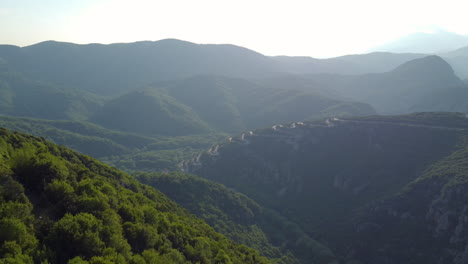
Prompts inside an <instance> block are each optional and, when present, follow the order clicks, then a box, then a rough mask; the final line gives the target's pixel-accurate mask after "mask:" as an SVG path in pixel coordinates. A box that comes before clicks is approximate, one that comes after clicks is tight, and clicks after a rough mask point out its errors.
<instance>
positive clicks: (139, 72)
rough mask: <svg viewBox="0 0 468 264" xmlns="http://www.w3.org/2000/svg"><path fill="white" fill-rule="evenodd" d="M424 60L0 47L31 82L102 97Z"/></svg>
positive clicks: (222, 48) (119, 46) (170, 48)
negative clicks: (195, 81)
mask: <svg viewBox="0 0 468 264" xmlns="http://www.w3.org/2000/svg"><path fill="white" fill-rule="evenodd" d="M421 56H422V55H421V54H390V53H373V54H363V55H350V56H342V57H337V58H331V59H314V58H308V57H268V56H264V55H262V54H259V53H257V52H255V51H252V50H248V49H246V48H243V47H239V46H234V45H201V44H195V43H190V42H186V41H181V40H175V39H165V40H160V41H154V42H151V41H143V42H135V43H116V44H109V45H101V44H88V45H78V44H73V43H63V42H55V41H47V42H42V43H38V44H35V45H32V46H28V47H23V48H20V47H15V46H10V45H0V58H3V59H4V60H5V61H7V62H8V63H9V64H10V65H11V67H12V69H13V70H14V71H17V72H21V73H23V74H25V75H26V76H28V78H31V79H34V80H41V81H45V82H48V83H53V84H56V85H59V86H67V87H72V88H78V89H84V90H87V91H90V92H93V93H97V94H104V95H115V94H121V93H124V92H128V91H129V90H130V89H133V88H135V87H141V86H143V85H146V84H148V83H152V82H157V81H166V80H174V79H181V78H188V77H191V76H194V75H221V76H228V77H235V78H244V79H258V78H267V77H272V76H275V75H277V74H284V73H289V74H310V73H334V74H364V73H371V72H385V71H389V70H392V69H393V68H395V67H397V66H398V65H400V64H402V63H404V62H406V61H409V60H411V59H415V58H419V57H421Z"/></svg>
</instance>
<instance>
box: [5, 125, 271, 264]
mask: <svg viewBox="0 0 468 264" xmlns="http://www.w3.org/2000/svg"><path fill="white" fill-rule="evenodd" d="M0 146H1V148H0V153H1V155H0V252H1V254H0V256H1V257H0V258H2V259H1V261H2V262H6V263H40V262H44V261H45V262H48V263H67V262H68V263H159V262H161V263H195V262H203V263H212V262H216V263H269V262H268V260H267V259H265V258H263V257H261V256H259V255H258V254H257V253H256V251H254V250H251V249H249V248H247V247H245V246H243V245H238V244H235V243H233V242H231V241H230V240H228V239H226V238H225V237H223V236H222V235H220V234H218V233H216V232H215V231H214V230H213V229H212V228H210V227H209V226H208V225H206V224H205V223H204V222H203V221H200V220H199V219H197V218H195V217H193V216H192V215H190V214H189V213H187V212H186V211H185V210H184V209H182V208H181V207H179V206H177V205H176V204H175V203H173V202H172V201H170V200H169V199H168V198H167V197H166V196H164V195H163V194H161V193H160V192H158V191H156V190H155V189H153V188H150V187H148V186H145V185H142V184H139V183H138V182H136V181H135V180H134V179H132V178H131V177H130V176H128V175H126V174H124V173H122V172H120V171H118V170H116V169H113V168H110V167H108V166H106V165H103V164H101V163H99V162H98V161H96V160H93V159H92V158H90V157H87V156H83V155H79V154H77V153H75V152H73V151H70V150H68V149H66V148H64V147H60V146H57V145H54V144H51V143H49V142H47V141H45V140H43V139H39V138H34V137H31V136H27V135H23V134H19V133H11V132H8V131H6V130H4V129H0ZM88 261H89V262H88Z"/></svg>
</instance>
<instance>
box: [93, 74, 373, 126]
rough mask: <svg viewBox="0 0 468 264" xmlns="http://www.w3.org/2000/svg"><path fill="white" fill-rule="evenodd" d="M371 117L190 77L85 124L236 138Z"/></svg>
mask: <svg viewBox="0 0 468 264" xmlns="http://www.w3.org/2000/svg"><path fill="white" fill-rule="evenodd" d="M373 113H374V110H373V109H372V108H371V107H370V106H368V105H366V104H362V103H356V102H349V101H340V100H335V99H329V98H327V97H324V96H321V95H318V94H314V93H311V92H305V91H300V90H294V89H288V88H279V89H278V88H269V87H264V86H261V85H258V84H255V83H253V82H250V81H246V80H243V79H236V78H227V77H219V76H195V77H191V78H187V79H182V80H176V81H168V82H160V83H155V84H152V85H150V86H149V87H147V88H145V90H138V91H135V92H131V93H128V94H125V95H122V96H121V97H119V98H117V99H115V100H112V101H110V102H109V103H107V104H106V105H104V107H103V108H102V109H101V110H100V111H99V112H97V113H96V115H95V116H94V117H93V118H92V119H91V120H92V121H93V122H96V123H98V124H101V125H103V126H105V127H108V128H114V129H119V130H124V131H132V132H138V133H146V134H163V135H190V134H196V133H206V132H207V131H209V130H208V129H210V128H211V129H213V130H216V131H222V132H228V133H238V132H239V131H242V130H244V129H253V128H255V127H262V126H270V125H273V124H275V123H277V122H286V121H289V120H305V119H313V118H317V117H322V116H330V115H343V114H344V115H369V114H373Z"/></svg>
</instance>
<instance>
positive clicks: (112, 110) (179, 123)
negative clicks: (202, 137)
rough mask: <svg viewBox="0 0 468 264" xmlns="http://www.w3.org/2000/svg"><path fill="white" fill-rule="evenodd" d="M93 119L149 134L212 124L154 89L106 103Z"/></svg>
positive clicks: (177, 132) (178, 132)
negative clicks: (206, 122)
mask: <svg viewBox="0 0 468 264" xmlns="http://www.w3.org/2000/svg"><path fill="white" fill-rule="evenodd" d="M91 121H93V122H95V123H98V124H101V125H103V126H105V127H109V128H112V129H119V130H122V131H131V132H138V133H142V134H147V135H156V134H161V135H171V136H178V135H187V134H200V133H206V132H209V127H208V125H207V124H205V123H204V122H203V121H202V120H200V118H199V117H198V116H197V115H196V113H194V112H193V111H191V109H190V108H188V107H187V106H185V105H183V104H180V103H179V102H177V101H176V100H174V99H173V98H172V97H169V96H166V95H165V94H163V93H158V92H157V91H155V90H142V91H135V92H131V93H128V94H125V95H122V96H120V97H118V98H116V99H114V100H112V101H110V102H108V103H107V104H105V105H104V106H103V108H102V109H101V110H100V111H98V112H97V113H96V114H95V115H94V116H93V117H92V118H91Z"/></svg>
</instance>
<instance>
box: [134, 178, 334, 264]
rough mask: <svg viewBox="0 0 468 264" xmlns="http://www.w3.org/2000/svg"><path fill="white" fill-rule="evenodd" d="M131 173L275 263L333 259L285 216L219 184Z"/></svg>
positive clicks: (292, 263)
mask: <svg viewBox="0 0 468 264" xmlns="http://www.w3.org/2000/svg"><path fill="white" fill-rule="evenodd" d="M135 176H136V177H137V179H138V180H139V181H141V182H143V183H145V184H149V185H151V186H153V187H155V188H157V189H158V190H160V191H161V192H163V193H165V194H166V195H167V196H168V197H169V198H171V199H172V200H174V201H175V202H177V203H178V204H180V205H182V206H183V207H185V208H187V209H188V210H189V211H190V212H191V213H193V214H195V215H196V216H198V217H200V218H202V219H204V220H205V221H206V222H207V223H208V224H209V225H210V226H212V227H213V228H214V229H215V230H216V231H217V232H220V233H221V234H224V235H226V236H227V237H229V238H231V239H233V240H234V241H236V242H239V243H242V244H246V245H248V246H250V247H252V248H254V249H257V250H259V251H260V252H261V253H262V254H263V255H265V256H267V257H269V258H271V259H274V261H275V263H284V264H294V263H304V264H305V263H330V262H332V261H333V260H335V259H336V258H335V256H334V255H333V253H332V252H331V251H330V249H328V248H327V247H325V246H323V245H320V244H319V243H318V242H316V241H315V240H313V239H311V238H310V237H309V236H308V235H307V234H306V233H304V232H303V231H302V230H301V228H299V227H298V226H297V225H296V224H294V223H292V222H290V221H289V220H287V218H285V217H283V216H280V215H279V214H277V213H276V212H275V211H273V210H268V209H266V208H263V207H261V206H260V205H258V204H257V203H256V202H255V201H253V200H251V199H250V198H248V197H246V196H244V195H242V194H240V193H238V192H235V191H234V190H230V189H228V188H226V187H224V186H223V185H221V184H217V183H214V182H211V181H208V180H205V179H202V178H199V177H196V176H192V175H188V174H182V173H151V174H148V173H137V174H136V175H135Z"/></svg>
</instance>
